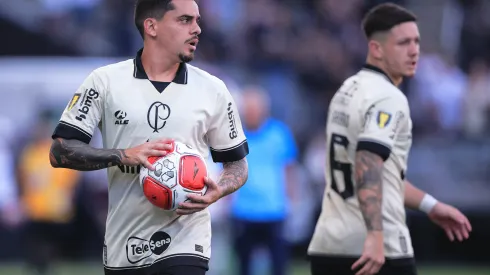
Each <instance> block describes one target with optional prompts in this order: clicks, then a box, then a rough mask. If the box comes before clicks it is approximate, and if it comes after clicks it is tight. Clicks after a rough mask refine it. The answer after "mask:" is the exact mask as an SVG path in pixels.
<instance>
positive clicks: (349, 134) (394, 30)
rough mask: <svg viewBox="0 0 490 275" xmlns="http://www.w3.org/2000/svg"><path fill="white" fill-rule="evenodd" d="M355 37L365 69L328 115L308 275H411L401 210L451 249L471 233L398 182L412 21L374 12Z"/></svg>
mask: <svg viewBox="0 0 490 275" xmlns="http://www.w3.org/2000/svg"><path fill="white" fill-rule="evenodd" d="M363 29H364V32H365V35H366V37H367V40H368V49H369V51H368V57H367V62H366V65H365V66H364V68H363V69H362V70H360V71H359V72H358V73H357V74H356V75H354V76H352V77H350V78H348V79H347V80H346V81H345V82H344V83H343V85H342V86H341V88H340V89H339V90H338V91H337V92H336V94H335V95H334V97H333V99H332V101H331V103H330V107H329V111H328V119H327V127H326V134H327V163H326V168H327V169H326V171H325V175H326V182H327V187H326V190H325V194H324V198H323V205H322V212H321V214H320V217H319V219H318V222H317V225H316V228H315V233H314V235H313V238H312V240H311V243H310V246H309V249H308V254H309V257H310V260H311V272H312V274H313V275H323V274H325V275H326V274H335V275H351V274H356V275H368V274H397V275H412V274H416V269H415V263H414V252H413V248H412V244H411V239H410V233H409V230H408V228H407V225H406V223H405V215H406V214H405V208H404V207H409V208H412V209H419V210H421V211H424V212H426V213H427V214H428V216H429V218H430V219H431V220H432V221H434V222H435V223H436V224H438V225H439V226H441V227H442V228H443V229H444V230H445V231H446V233H447V235H448V237H449V239H450V240H451V241H452V240H454V238H456V239H457V240H459V241H462V240H464V239H466V238H468V237H469V232H470V231H471V225H470V223H469V221H468V219H467V218H466V217H465V216H464V215H463V214H462V213H460V212H459V211H458V210H457V209H455V208H454V207H452V206H449V205H447V204H444V203H442V202H438V201H437V200H436V199H435V198H434V197H432V196H430V195H429V194H426V193H424V192H422V191H421V190H419V189H417V188H416V187H414V186H413V185H412V184H411V183H409V182H408V181H407V180H406V179H405V172H406V169H407V157H408V154H409V151H410V147H411V143H412V121H411V119H410V110H409V105H408V102H407V98H406V97H405V95H404V94H403V93H402V92H401V91H400V90H399V88H398V86H399V85H400V83H401V82H402V78H403V77H411V76H413V75H414V74H415V70H416V65H417V60H418V57H419V42H420V37H419V31H418V27H417V23H416V17H415V16H414V15H413V14H412V13H411V12H410V11H408V10H406V9H404V8H402V7H400V6H397V5H394V4H382V5H379V6H377V7H375V8H373V9H372V10H371V11H370V12H369V13H368V14H367V15H366V17H365V18H364V20H363Z"/></svg>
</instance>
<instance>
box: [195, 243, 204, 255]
mask: <svg viewBox="0 0 490 275" xmlns="http://www.w3.org/2000/svg"><path fill="white" fill-rule="evenodd" d="M194 250H196V252H201V253H204V248H203V247H202V245H198V244H196V245H195V248H194Z"/></svg>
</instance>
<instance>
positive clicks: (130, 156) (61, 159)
mask: <svg viewBox="0 0 490 275" xmlns="http://www.w3.org/2000/svg"><path fill="white" fill-rule="evenodd" d="M170 148H171V146H170V145H168V143H165V140H158V141H152V142H146V143H144V144H141V145H139V146H136V147H133V148H130V149H124V150H123V149H96V148H93V147H92V146H90V145H89V144H87V143H85V142H82V141H79V140H76V139H63V138H56V139H54V140H53V143H52V145H51V150H50V152H49V160H50V162H51V165H52V166H53V167H56V168H69V169H74V170H79V171H92V170H99V169H103V168H107V167H111V166H115V165H119V164H123V165H128V166H137V165H139V164H143V165H144V166H145V167H147V168H150V169H151V164H150V163H149V162H148V157H149V156H162V155H164V154H165V150H169V149H170Z"/></svg>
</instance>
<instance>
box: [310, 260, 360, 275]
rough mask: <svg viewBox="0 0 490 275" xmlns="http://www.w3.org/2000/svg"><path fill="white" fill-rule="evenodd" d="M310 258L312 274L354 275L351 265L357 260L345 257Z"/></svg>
mask: <svg viewBox="0 0 490 275" xmlns="http://www.w3.org/2000/svg"><path fill="white" fill-rule="evenodd" d="M309 259H310V270H311V275H353V274H355V273H354V272H353V271H352V269H351V267H352V265H353V264H354V262H355V261H356V260H357V259H355V258H344V257H324V256H313V257H309Z"/></svg>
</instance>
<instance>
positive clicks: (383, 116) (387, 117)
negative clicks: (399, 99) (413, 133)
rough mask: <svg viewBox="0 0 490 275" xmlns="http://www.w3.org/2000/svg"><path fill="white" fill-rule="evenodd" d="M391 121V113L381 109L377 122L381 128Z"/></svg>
mask: <svg viewBox="0 0 490 275" xmlns="http://www.w3.org/2000/svg"><path fill="white" fill-rule="evenodd" d="M390 121H391V114H390V113H387V112H383V111H379V112H378V115H377V117H376V123H377V124H378V127H379V128H380V129H384V128H385V127H386V126H388V124H390Z"/></svg>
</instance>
